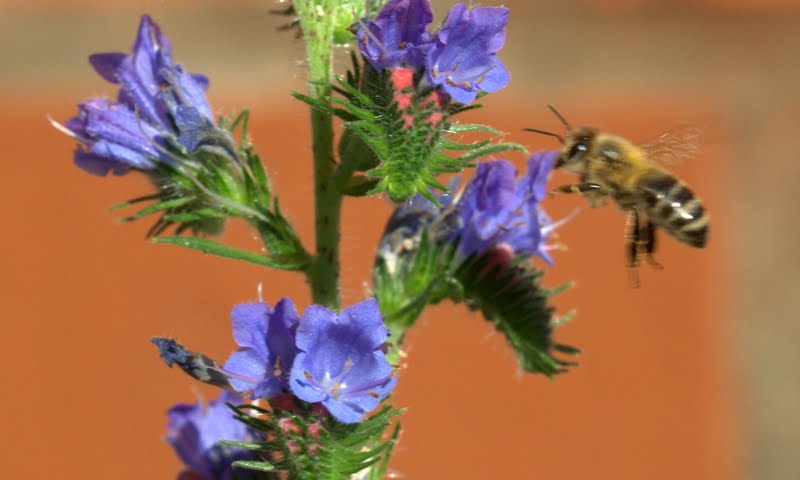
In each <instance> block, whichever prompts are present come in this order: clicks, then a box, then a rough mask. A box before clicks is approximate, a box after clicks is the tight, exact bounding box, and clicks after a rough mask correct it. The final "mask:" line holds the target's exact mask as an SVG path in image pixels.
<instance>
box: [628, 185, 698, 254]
mask: <svg viewBox="0 0 800 480" xmlns="http://www.w3.org/2000/svg"><path fill="white" fill-rule="evenodd" d="M657 173H658V175H648V176H646V177H645V178H643V179H642V180H641V182H640V183H639V190H640V192H641V194H642V201H643V205H642V206H643V207H644V208H645V213H647V216H648V217H649V218H650V221H651V222H653V223H654V224H655V225H656V226H658V227H661V228H662V229H663V230H666V231H667V233H669V234H670V235H672V236H673V237H675V238H676V239H678V240H679V241H681V242H684V243H688V244H689V245H691V246H693V247H698V248H702V247H704V246H705V244H706V240H707V237H708V214H707V213H706V210H705V208H704V207H703V204H702V202H700V199H699V198H697V197H695V196H694V194H693V193H692V191H691V190H689V187H687V186H686V184H684V183H683V182H681V181H680V180H678V179H677V178H675V177H673V176H671V175H669V174H667V173H665V172H657Z"/></svg>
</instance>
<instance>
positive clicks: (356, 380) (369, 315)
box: [289, 298, 397, 423]
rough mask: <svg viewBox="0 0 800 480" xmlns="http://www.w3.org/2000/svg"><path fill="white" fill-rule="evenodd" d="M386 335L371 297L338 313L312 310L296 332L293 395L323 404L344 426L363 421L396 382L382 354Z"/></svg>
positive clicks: (304, 314) (376, 305)
mask: <svg viewBox="0 0 800 480" xmlns="http://www.w3.org/2000/svg"><path fill="white" fill-rule="evenodd" d="M388 335H389V332H388V330H387V329H386V327H385V326H384V323H383V317H382V315H381V312H380V310H378V303H377V302H376V301H375V299H373V298H370V299H367V300H364V301H363V302H360V303H357V304H355V305H352V306H350V307H346V308H344V309H342V310H341V312H339V313H338V314H337V313H336V312H335V311H333V310H330V309H328V308H325V307H322V306H320V305H312V306H310V307H308V308H307V309H306V310H305V312H303V318H302V319H301V320H300V326H299V327H298V328H297V347H298V348H299V349H300V352H299V353H298V354H297V357H296V358H295V361H294V365H293V366H292V372H291V375H290V379H289V384H290V386H291V389H292V392H293V393H294V394H295V395H296V396H297V397H298V398H300V399H301V400H304V401H306V402H311V403H317V402H321V403H322V404H323V405H324V406H325V407H326V408H327V409H328V411H329V412H330V413H331V415H333V417H335V418H336V419H337V420H339V421H341V422H344V423H356V422H358V421H360V420H361V419H363V418H364V416H365V415H366V414H367V412H370V411H372V410H374V409H375V408H376V407H377V406H378V404H379V403H380V402H381V400H383V399H384V398H385V397H386V396H387V395H388V394H389V393H390V392H391V391H392V389H394V387H395V384H396V383H397V379H396V378H395V376H394V368H392V366H391V365H390V364H389V362H388V361H387V360H386V355H385V353H384V350H383V349H384V348H385V343H386V340H387V338H388Z"/></svg>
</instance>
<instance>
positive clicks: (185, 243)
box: [151, 237, 307, 270]
mask: <svg viewBox="0 0 800 480" xmlns="http://www.w3.org/2000/svg"><path fill="white" fill-rule="evenodd" d="M151 241H152V242H153V243H165V244H170V245H179V246H181V247H185V248H191V249H193V250H199V251H201V252H203V253H207V254H209V255H216V256H218V257H225V258H231V259H234V260H241V261H244V262H248V263H254V264H256V265H263V266H265V267H271V268H277V269H280V270H303V269H304V268H306V266H307V265H306V264H304V263H291V262H287V261H284V260H279V259H275V258H272V257H269V256H267V255H263V254H260V253H255V252H249V251H247V250H240V249H238V248H233V247H229V246H227V245H225V244H222V243H219V242H215V241H213V240H209V239H207V238H200V237H154V238H152V239H151Z"/></svg>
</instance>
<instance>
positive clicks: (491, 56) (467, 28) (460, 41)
mask: <svg viewBox="0 0 800 480" xmlns="http://www.w3.org/2000/svg"><path fill="white" fill-rule="evenodd" d="M432 21H433V10H432V8H431V4H430V1H429V0H390V1H389V2H388V3H387V4H386V5H385V6H384V7H383V9H382V10H381V11H380V13H379V14H378V16H377V17H376V18H375V20H372V21H369V20H364V21H363V22H362V24H361V26H360V28H359V29H358V31H357V33H356V36H357V37H358V42H359V46H360V49H361V54H362V55H363V56H364V58H366V59H367V60H368V61H369V62H370V64H371V65H372V66H373V67H375V69H377V70H384V69H395V68H411V69H413V70H419V69H424V71H425V74H424V77H423V78H424V79H425V80H426V81H427V83H428V84H429V85H431V86H434V87H438V88H439V89H443V90H444V91H445V92H446V93H447V94H448V95H449V96H450V97H452V98H453V99H454V100H455V101H457V102H460V103H464V104H466V103H470V102H472V101H474V100H475V98H476V97H477V96H478V94H479V93H480V92H496V91H498V90H500V89H501V88H503V87H505V86H506V85H507V84H508V81H509V75H508V70H506V68H505V66H504V65H503V63H502V62H501V61H500V59H499V58H498V57H497V52H498V51H500V49H501V48H502V47H503V44H504V43H505V36H506V31H505V28H506V24H507V23H508V9H507V8H505V7H474V8H471V9H470V8H468V7H467V6H466V5H465V4H464V3H458V4H456V5H454V6H453V8H452V9H451V10H450V12H449V13H448V15H447V19H446V20H445V21H444V23H443V24H442V26H441V28H439V30H438V31H437V32H435V33H431V32H429V31H428V30H427V27H428V25H429V24H430V23H431V22H432Z"/></svg>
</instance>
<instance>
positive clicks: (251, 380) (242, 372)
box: [224, 298, 300, 398]
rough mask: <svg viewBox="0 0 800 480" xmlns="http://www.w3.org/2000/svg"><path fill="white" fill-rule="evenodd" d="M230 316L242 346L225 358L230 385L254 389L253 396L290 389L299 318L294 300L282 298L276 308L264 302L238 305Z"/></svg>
mask: <svg viewBox="0 0 800 480" xmlns="http://www.w3.org/2000/svg"><path fill="white" fill-rule="evenodd" d="M231 320H232V322H233V338H234V339H235V340H236V343H238V344H239V345H240V346H241V347H242V348H240V349H238V350H236V351H235V352H233V353H232V354H231V356H230V357H229V358H228V361H227V362H225V367H224V368H225V370H226V373H227V374H228V375H229V376H230V380H229V381H230V384H231V386H233V388H234V389H235V390H236V391H238V392H248V391H252V393H250V394H249V396H250V397H251V398H268V397H273V396H276V395H280V394H282V393H285V392H287V391H288V389H289V385H288V381H289V370H290V369H291V368H292V363H293V362H294V360H295V355H296V354H297V348H296V347H295V331H296V330H297V326H298V322H299V320H300V318H299V316H298V314H297V310H295V307H294V304H293V303H292V301H291V300H290V299H289V298H283V299H282V300H280V301H279V302H278V303H277V305H275V309H270V307H269V305H267V304H266V303H261V302H259V303H245V304H242V305H237V306H236V307H234V309H233V311H232V312H231Z"/></svg>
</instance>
